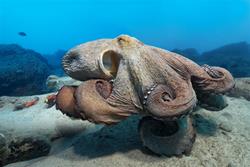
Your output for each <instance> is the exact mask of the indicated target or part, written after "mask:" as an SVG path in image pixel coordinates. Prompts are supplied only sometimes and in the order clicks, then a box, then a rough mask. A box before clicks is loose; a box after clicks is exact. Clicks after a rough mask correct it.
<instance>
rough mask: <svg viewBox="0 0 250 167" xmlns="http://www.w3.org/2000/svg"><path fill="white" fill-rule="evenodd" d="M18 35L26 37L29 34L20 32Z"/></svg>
mask: <svg viewBox="0 0 250 167" xmlns="http://www.w3.org/2000/svg"><path fill="white" fill-rule="evenodd" d="M18 35H20V36H22V37H26V36H27V34H26V33H25V32H18Z"/></svg>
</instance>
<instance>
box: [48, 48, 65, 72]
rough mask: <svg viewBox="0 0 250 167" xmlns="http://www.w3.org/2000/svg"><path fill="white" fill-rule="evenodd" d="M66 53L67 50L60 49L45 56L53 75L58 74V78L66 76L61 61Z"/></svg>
mask: <svg viewBox="0 0 250 167" xmlns="http://www.w3.org/2000/svg"><path fill="white" fill-rule="evenodd" d="M65 53H66V50H62V49H59V50H57V51H56V52H55V53H53V54H46V55H43V56H44V57H45V58H46V59H47V61H48V63H49V65H50V66H51V67H52V73H53V74H56V75H58V76H63V75H64V71H63V69H62V67H61V60H62V57H63V56H64V54H65Z"/></svg>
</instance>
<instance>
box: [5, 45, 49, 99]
mask: <svg viewBox="0 0 250 167" xmlns="http://www.w3.org/2000/svg"><path fill="white" fill-rule="evenodd" d="M50 70H51V69H50V66H49V65H48V63H47V61H46V59H45V58H43V57H42V56H41V55H40V54H39V53H37V52H35V51H33V50H29V49H24V48H22V47H21V46H19V45H17V44H10V45H7V44H6V45H4V44H1V45H0V96H3V95H12V96H13V95H14V96H19V95H32V94H41V93H42V92H43V91H45V88H46V87H45V84H44V83H45V80H46V78H47V76H48V75H49V74H50Z"/></svg>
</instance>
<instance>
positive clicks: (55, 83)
mask: <svg viewBox="0 0 250 167" xmlns="http://www.w3.org/2000/svg"><path fill="white" fill-rule="evenodd" d="M80 84H81V82H80V81H77V80H75V79H73V78H70V77H58V76H56V75H50V76H49V77H48V78H47V81H46V86H47V88H48V89H49V90H51V91H57V90H59V89H61V87H62V86H64V85H68V86H72V85H75V86H78V85H80Z"/></svg>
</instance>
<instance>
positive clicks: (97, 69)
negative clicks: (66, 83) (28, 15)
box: [56, 35, 235, 156]
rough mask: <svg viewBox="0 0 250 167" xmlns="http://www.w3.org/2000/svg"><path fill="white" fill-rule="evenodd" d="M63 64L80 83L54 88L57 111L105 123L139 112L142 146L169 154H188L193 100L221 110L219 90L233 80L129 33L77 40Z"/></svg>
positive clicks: (223, 104) (227, 74)
mask: <svg viewBox="0 0 250 167" xmlns="http://www.w3.org/2000/svg"><path fill="white" fill-rule="evenodd" d="M62 67H63V69H64V71H65V73H66V74H67V75H69V76H70V77H72V78H74V79H77V80H80V81H82V83H81V85H79V86H78V87H63V88H62V89H61V90H60V91H59V92H58V94H57V96H56V107H57V109H59V110H61V111H62V113H64V114H66V115H68V116H70V117H73V118H76V119H82V120H88V121H91V122H94V123H97V124H106V125H111V124H117V123H119V122H120V121H122V120H124V119H126V118H127V117H129V116H130V115H132V114H139V115H142V117H144V118H143V119H142V120H141V121H140V122H141V123H140V125H139V131H140V136H141V139H142V141H143V144H144V145H145V146H146V147H148V148H149V149H151V150H152V151H154V152H155V153H158V154H164V155H167V156H172V155H181V154H189V153H190V152H191V149H192V146H193V143H194V140H195V129H194V127H193V126H192V123H191V122H192V118H191V116H190V115H191V113H192V111H193V110H194V108H195V107H196V105H197V104H198V105H200V106H201V107H204V108H206V109H208V110H211V111H219V110H222V109H223V108H225V107H226V106H227V104H226V101H225V99H224V98H223V95H222V94H223V93H225V92H227V91H229V90H230V89H232V88H233V87H234V84H235V83H234V79H233V76H232V75H231V74H230V72H229V71H227V70H226V69H224V68H220V67H213V66H209V65H203V66H200V65H198V64H196V63H195V62H193V61H191V60H189V59H187V58H185V57H183V56H181V55H179V54H176V53H173V52H169V51H167V50H164V49H160V48H157V47H153V46H150V45H147V44H144V43H143V42H141V41H139V40H138V39H136V38H133V37H130V36H128V35H120V36H118V37H116V38H114V39H100V40H95V41H91V42H87V43H84V44H80V45H78V46H76V47H74V48H72V49H70V50H69V51H68V52H67V53H66V54H65V56H64V57H63V59H62ZM163 130H164V131H163ZM159 131H161V132H162V134H158V132H159ZM170 132H171V133H170ZM165 133H167V134H165ZM163 134H164V135H163ZM162 135H163V136H162Z"/></svg>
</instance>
